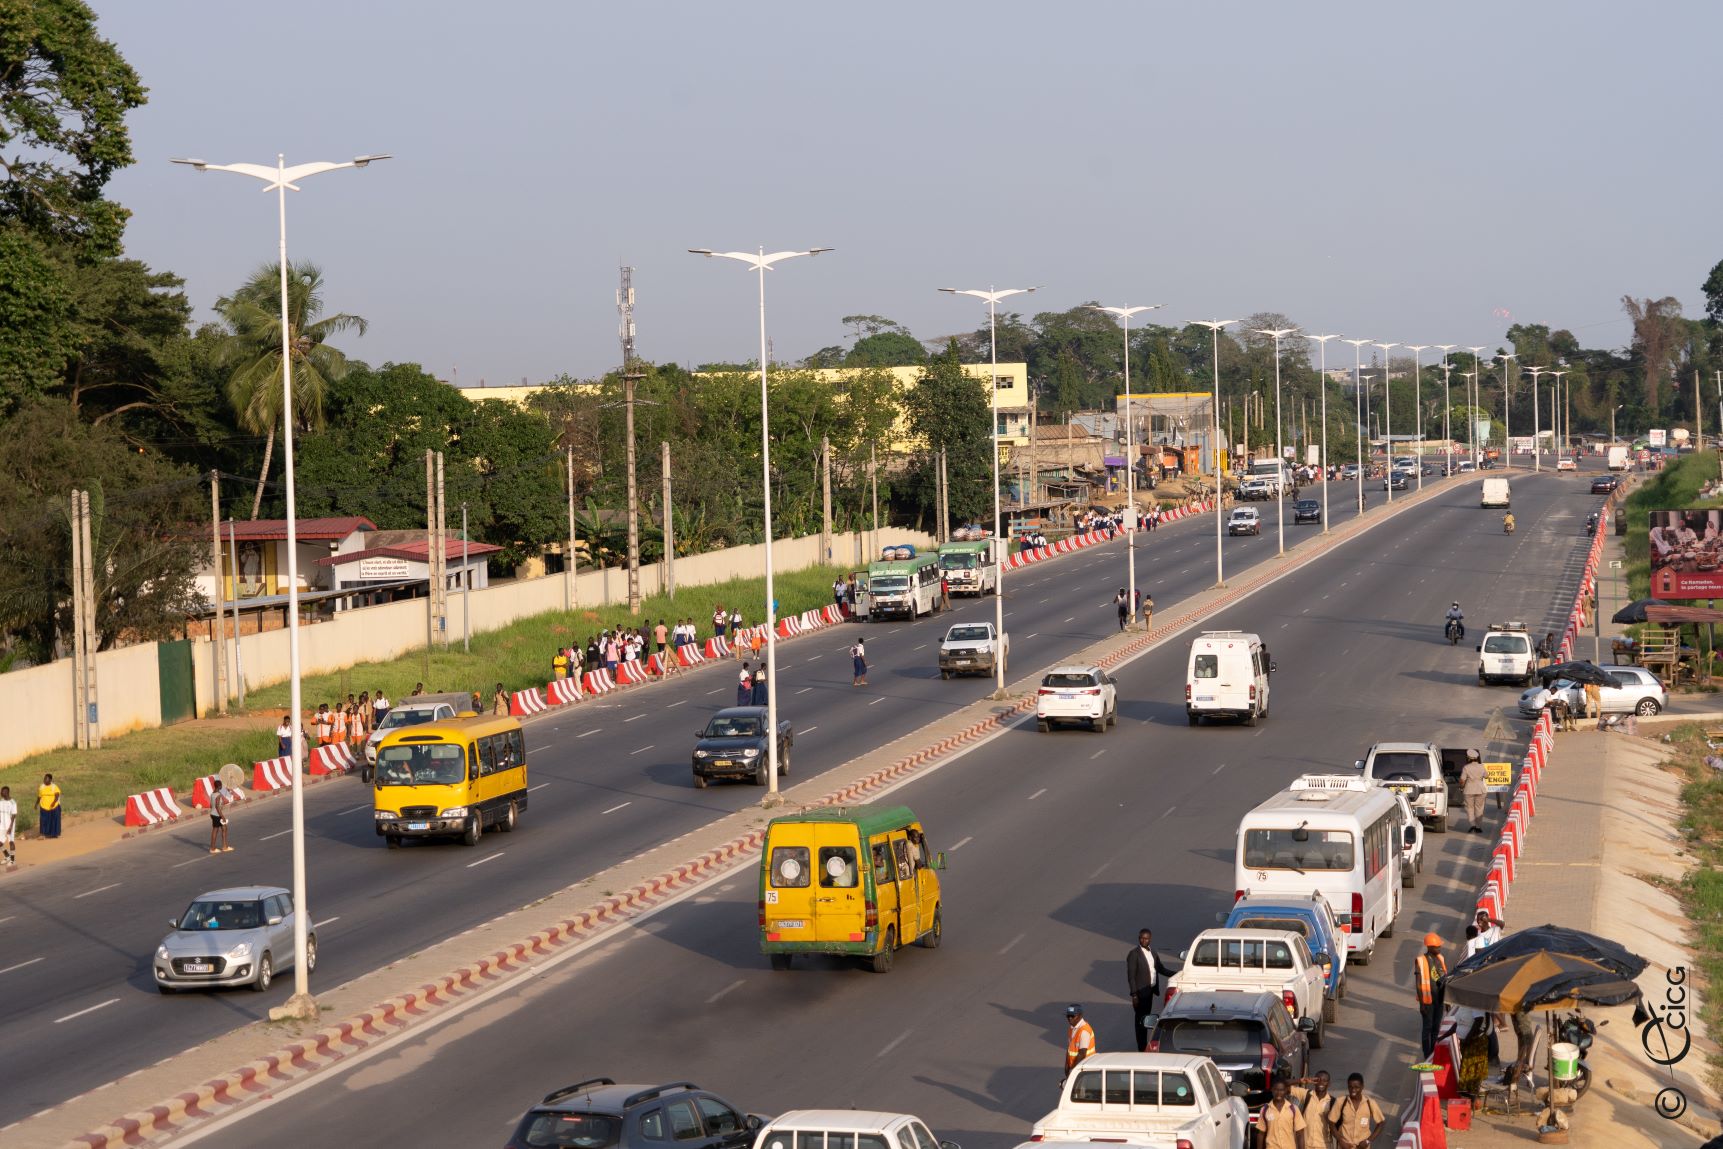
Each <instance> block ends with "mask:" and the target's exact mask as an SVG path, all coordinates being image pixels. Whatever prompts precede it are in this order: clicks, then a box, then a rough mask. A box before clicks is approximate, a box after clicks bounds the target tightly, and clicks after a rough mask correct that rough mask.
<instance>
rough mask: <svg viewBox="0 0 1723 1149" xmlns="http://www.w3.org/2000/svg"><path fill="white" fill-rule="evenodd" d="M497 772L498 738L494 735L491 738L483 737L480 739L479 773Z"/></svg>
mask: <svg viewBox="0 0 1723 1149" xmlns="http://www.w3.org/2000/svg"><path fill="white" fill-rule="evenodd" d="M496 772H497V739H496V737H495V736H494V735H493V736H492V737H490V738H481V739H480V740H479V773H480V774H481V775H484V774H495V773H496Z"/></svg>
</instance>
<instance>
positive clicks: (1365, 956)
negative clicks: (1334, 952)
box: [1346, 949, 1371, 965]
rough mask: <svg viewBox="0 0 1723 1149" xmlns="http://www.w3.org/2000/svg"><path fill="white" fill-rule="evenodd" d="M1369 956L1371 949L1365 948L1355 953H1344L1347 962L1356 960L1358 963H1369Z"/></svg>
mask: <svg viewBox="0 0 1723 1149" xmlns="http://www.w3.org/2000/svg"><path fill="white" fill-rule="evenodd" d="M1370 957H1371V951H1370V950H1367V949H1365V950H1359V951H1358V952H1357V953H1355V954H1347V955H1346V961H1347V963H1348V964H1351V963H1353V962H1356V963H1357V964H1359V965H1369V964H1370Z"/></svg>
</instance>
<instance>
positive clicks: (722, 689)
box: [706, 686, 724, 697]
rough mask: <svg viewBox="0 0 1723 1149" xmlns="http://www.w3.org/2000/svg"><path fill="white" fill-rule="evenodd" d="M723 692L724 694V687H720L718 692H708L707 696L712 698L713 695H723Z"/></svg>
mask: <svg viewBox="0 0 1723 1149" xmlns="http://www.w3.org/2000/svg"><path fill="white" fill-rule="evenodd" d="M723 692H724V688H723V687H722V686H720V687H719V688H718V689H717V690H708V691H707V692H706V694H707V696H708V697H710V696H711V695H714V694H722V693H723Z"/></svg>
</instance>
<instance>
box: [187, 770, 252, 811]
mask: <svg viewBox="0 0 1723 1149" xmlns="http://www.w3.org/2000/svg"><path fill="white" fill-rule="evenodd" d="M222 789H224V790H226V791H227V796H228V797H229V798H231V799H233V800H234V801H236V802H244V801H245V800H246V799H248V798H250V797H251V795H249V794H247V793H246V792H245V791H244V790H241V789H240V788H239V787H237V786H224V787H222ZM214 791H215V775H214V774H206V775H204V776H203V777H202V778H199V779H197V780H196V781H195V782H193V783H192V784H191V804H192V805H193V806H196V807H197V808H198V809H199V810H207V809H209V796H210V794H211V793H213V792H214Z"/></svg>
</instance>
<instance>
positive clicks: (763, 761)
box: [693, 706, 795, 790]
mask: <svg viewBox="0 0 1723 1149" xmlns="http://www.w3.org/2000/svg"><path fill="white" fill-rule="evenodd" d="M766 729H767V726H766V708H765V707H764V706H726V707H725V708H724V709H722V710H720V711H718V713H716V714H714V715H712V717H711V718H709V719H707V720H706V726H705V728H704V729H701V730H696V731H695V732H694V738H695V742H694V759H693V765H694V786H695V788H696V789H699V790H704V789H705V788H706V784H707V783H708V782H710V781H712V780H713V779H716V778H734V779H736V780H737V781H741V780H743V779H747V780H748V781H751V782H753V784H754V785H756V786H764V785H766V783H767V782H769V781H770V780H771V779H770V777H769V776H768V774H767V763H768V762H769V761H770V759H769V758H768V756H767V751H768V749H769V744H768V743H767V741H766ZM794 744H795V735H794V733H793V732H792V731H791V729H790V723H789V720H788V719H785V718H780V719H779V720H778V777H780V778H783V777H787V776H788V775H789V773H790V748H791V747H792V746H793V745H794Z"/></svg>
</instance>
